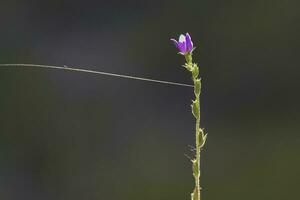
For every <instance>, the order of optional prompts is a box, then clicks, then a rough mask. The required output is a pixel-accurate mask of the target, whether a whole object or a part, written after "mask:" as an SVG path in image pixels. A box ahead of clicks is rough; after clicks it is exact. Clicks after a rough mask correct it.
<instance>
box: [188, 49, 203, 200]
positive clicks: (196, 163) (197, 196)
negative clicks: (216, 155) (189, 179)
mask: <svg viewBox="0 0 300 200" xmlns="http://www.w3.org/2000/svg"><path fill="white" fill-rule="evenodd" d="M185 58H186V64H185V68H186V69H187V70H188V71H190V72H191V74H192V79H193V82H194V94H195V100H193V102H192V105H191V107H192V113H193V115H194V117H195V118H196V127H195V131H196V133H195V139H196V142H195V143H196V155H195V158H194V159H193V160H192V164H193V176H194V179H195V189H194V191H193V193H192V194H191V197H192V200H201V187H200V154H201V148H202V147H203V145H204V143H205V140H206V135H205V134H204V132H203V130H202V129H201V128H200V93H201V80H200V78H199V67H198V66H197V64H194V63H193V61H192V54H191V53H189V54H186V55H185Z"/></svg>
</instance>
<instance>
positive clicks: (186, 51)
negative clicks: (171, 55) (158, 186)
mask: <svg viewBox="0 0 300 200" xmlns="http://www.w3.org/2000/svg"><path fill="white" fill-rule="evenodd" d="M171 41H173V42H174V44H175V46H176V47H177V49H178V51H179V52H178V53H179V54H180V55H182V56H184V57H185V60H186V63H185V64H184V65H183V67H184V68H185V69H186V70H187V71H189V72H190V73H191V76H192V80H193V83H194V84H193V85H189V84H184V83H178V82H170V81H163V80H157V79H150V78H143V77H135V76H129V75H123V74H115V73H109V72H103V71H94V70H88V69H82V68H75V67H69V66H66V65H64V66H51V65H39V64H0V67H1V68H4V67H35V68H43V69H55V70H64V71H73V72H84V73H91V74H97V75H105V76H111V77H117V78H126V79H131V80H139V81H147V82H154V83H160V84H167V85H176V86H184V87H193V88H194V94H195V99H194V100H192V104H191V109H192V114H193V116H194V117H195V119H196V126H195V140H196V141H195V145H196V147H195V152H196V153H195V155H194V157H193V158H191V162H192V171H193V177H194V179H195V188H194V190H193V192H192V193H191V200H200V199H201V195H200V192H201V187H200V154H201V149H202V148H203V146H204V144H205V141H206V138H207V134H205V133H204V130H203V129H201V128H200V93H201V79H200V78H199V67H198V65H197V64H196V63H193V51H194V50H195V47H194V45H193V42H192V39H191V36H190V35H189V34H188V33H186V34H185V35H183V34H181V35H180V37H179V40H178V41H177V40H175V39H171Z"/></svg>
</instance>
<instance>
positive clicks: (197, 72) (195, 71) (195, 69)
mask: <svg viewBox="0 0 300 200" xmlns="http://www.w3.org/2000/svg"><path fill="white" fill-rule="evenodd" d="M192 75H193V79H196V78H198V75H199V68H198V66H197V65H194V66H193V68H192Z"/></svg>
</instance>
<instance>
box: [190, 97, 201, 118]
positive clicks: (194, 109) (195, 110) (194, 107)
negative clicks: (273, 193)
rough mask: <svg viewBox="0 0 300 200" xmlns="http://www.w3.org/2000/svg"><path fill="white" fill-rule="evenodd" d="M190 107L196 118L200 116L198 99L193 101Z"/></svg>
mask: <svg viewBox="0 0 300 200" xmlns="http://www.w3.org/2000/svg"><path fill="white" fill-rule="evenodd" d="M191 107H192V113H193V115H194V117H195V118H196V119H198V118H199V117H200V113H199V101H197V100H195V101H193V103H192V105H191Z"/></svg>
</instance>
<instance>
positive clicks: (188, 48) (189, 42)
mask: <svg viewBox="0 0 300 200" xmlns="http://www.w3.org/2000/svg"><path fill="white" fill-rule="evenodd" d="M185 41H186V51H187V52H192V51H193V42H192V39H191V36H190V34H188V33H186V34H185Z"/></svg>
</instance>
